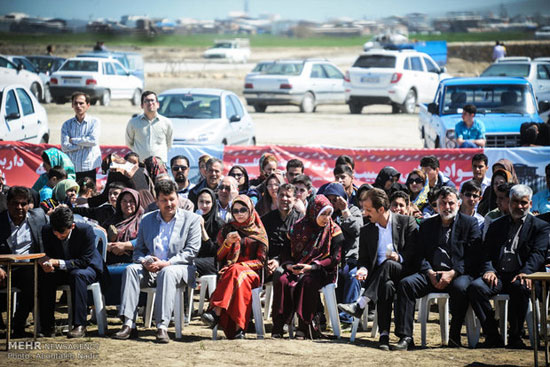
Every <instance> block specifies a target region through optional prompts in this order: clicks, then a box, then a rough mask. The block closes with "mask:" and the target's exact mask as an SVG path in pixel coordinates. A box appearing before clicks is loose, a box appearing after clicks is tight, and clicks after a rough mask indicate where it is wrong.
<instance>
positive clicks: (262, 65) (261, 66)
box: [252, 62, 273, 73]
mask: <svg viewBox="0 0 550 367" xmlns="http://www.w3.org/2000/svg"><path fill="white" fill-rule="evenodd" d="M271 65H273V63H272V62H261V63H259V64H258V65H256V67H255V68H254V69H252V71H253V72H256V73H261V72H262V71H265V70H267V69H268V68H269V67H270V66H271Z"/></svg>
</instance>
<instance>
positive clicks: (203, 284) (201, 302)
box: [199, 281, 208, 315]
mask: <svg viewBox="0 0 550 367" xmlns="http://www.w3.org/2000/svg"><path fill="white" fill-rule="evenodd" d="M200 284H201V290H200V293H199V315H202V313H203V312H204V300H205V299H206V290H207V288H208V286H207V283H206V282H202V281H201V282H200Z"/></svg>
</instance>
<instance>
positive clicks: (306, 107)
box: [300, 92, 315, 113]
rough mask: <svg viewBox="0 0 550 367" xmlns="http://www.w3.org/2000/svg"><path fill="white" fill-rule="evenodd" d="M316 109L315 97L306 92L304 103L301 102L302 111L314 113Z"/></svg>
mask: <svg viewBox="0 0 550 367" xmlns="http://www.w3.org/2000/svg"><path fill="white" fill-rule="evenodd" d="M314 110H315V97H314V96H313V94H311V93H310V92H306V94H305V95H304V99H302V103H301V104H300V112H304V113H312V112H313V111H314Z"/></svg>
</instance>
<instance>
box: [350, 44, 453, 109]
mask: <svg viewBox="0 0 550 367" xmlns="http://www.w3.org/2000/svg"><path fill="white" fill-rule="evenodd" d="M447 78H450V75H449V74H447V72H446V69H445V68H444V67H439V66H438V65H437V63H436V62H435V61H434V60H433V59H432V58H431V57H430V56H429V55H427V54H425V53H423V52H418V51H414V50H401V51H393V50H372V51H368V52H365V53H363V54H361V55H360V56H359V57H358V58H357V60H355V63H354V64H353V66H352V67H351V68H350V69H349V71H348V72H347V73H346V83H345V88H346V103H347V104H348V105H349V110H350V112H351V113H361V111H362V110H363V107H364V106H368V105H373V104H391V106H392V113H399V112H404V113H414V110H415V108H416V105H417V104H418V103H427V102H430V101H432V100H433V97H434V95H435V91H436V90H437V86H438V85H439V82H440V81H441V80H443V79H447Z"/></svg>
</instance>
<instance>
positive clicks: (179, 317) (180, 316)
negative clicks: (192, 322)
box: [147, 287, 185, 339]
mask: <svg viewBox="0 0 550 367" xmlns="http://www.w3.org/2000/svg"><path fill="white" fill-rule="evenodd" d="M184 293H185V292H184V289H183V288H182V287H178V288H177V290H176V300H175V303H174V324H175V326H176V339H180V338H181V336H182V330H183V325H184V323H185V321H184V313H185V311H184V308H185V307H184V306H185V305H184V302H183V295H184ZM147 300H149V297H147Z"/></svg>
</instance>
